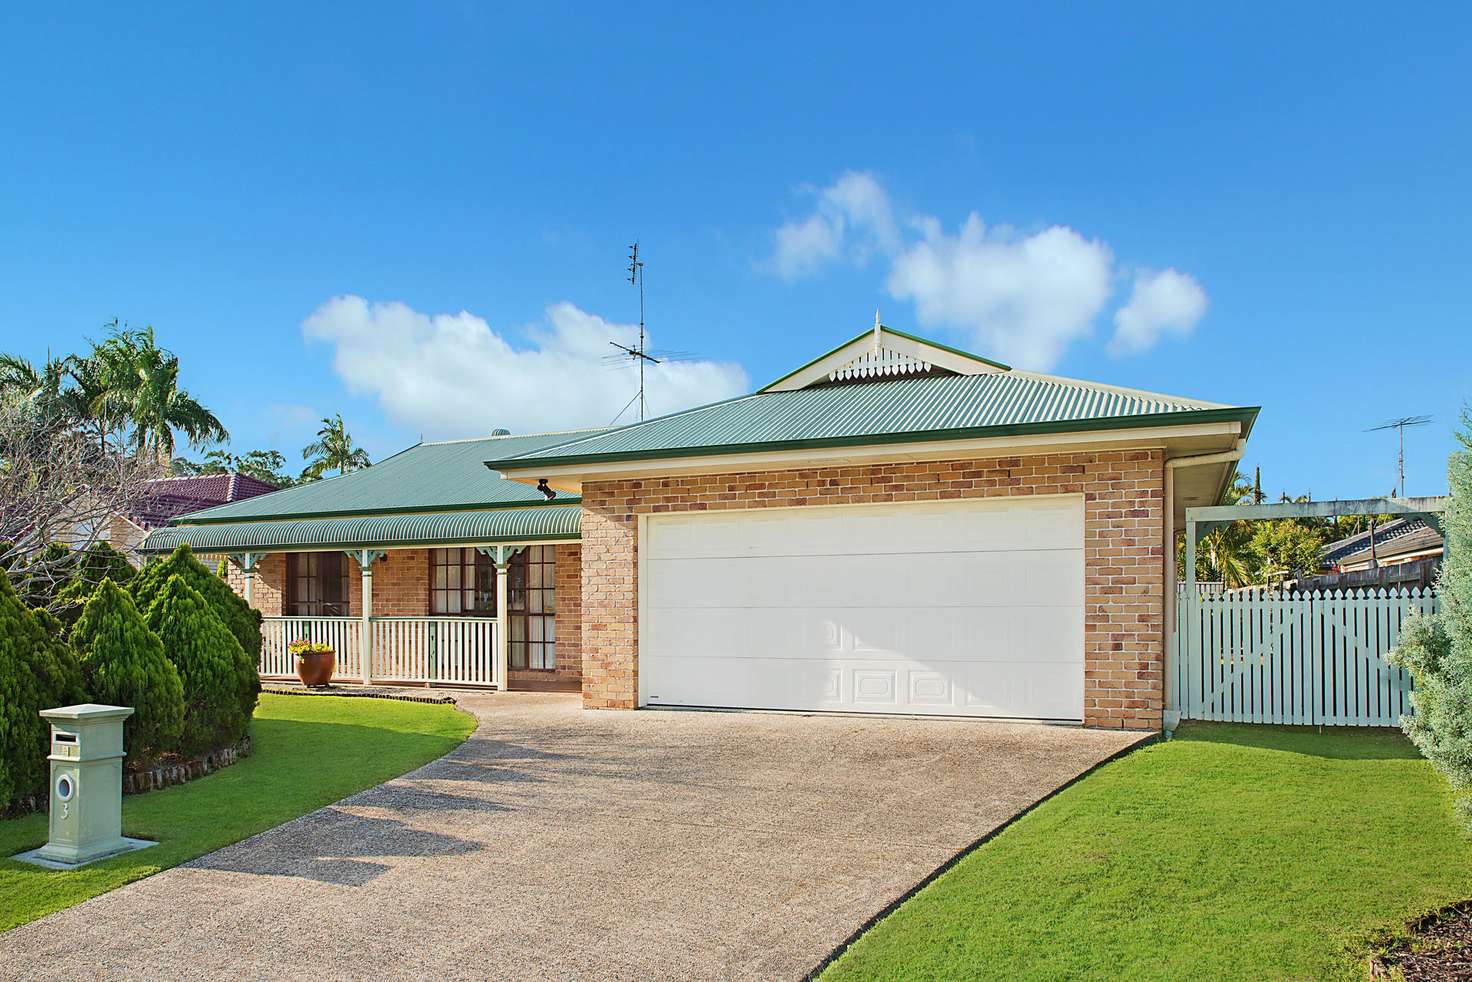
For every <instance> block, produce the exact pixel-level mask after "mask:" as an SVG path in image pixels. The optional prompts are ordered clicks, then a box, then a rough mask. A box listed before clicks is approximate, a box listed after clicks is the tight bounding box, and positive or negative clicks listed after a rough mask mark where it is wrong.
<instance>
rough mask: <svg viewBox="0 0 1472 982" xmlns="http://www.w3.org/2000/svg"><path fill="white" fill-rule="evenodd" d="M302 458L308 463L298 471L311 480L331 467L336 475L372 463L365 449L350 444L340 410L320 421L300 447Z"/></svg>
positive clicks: (303, 477) (350, 439)
mask: <svg viewBox="0 0 1472 982" xmlns="http://www.w3.org/2000/svg"><path fill="white" fill-rule="evenodd" d="M302 459H303V460H305V461H308V462H309V463H308V464H307V469H306V470H304V471H302V480H303V481H315V480H317V479H318V478H319V477H321V476H322V474H323V472H325V471H330V470H335V471H337V472H338V473H339V474H350V473H352V472H353V471H356V470H361V469H362V468H364V467H371V466H373V462H372V461H371V460H369V459H368V451H366V450H364V449H362V448H361V447H355V446H353V438H352V436H351V435H349V434H348V428H347V426H346V425H345V424H344V423H343V421H342V413H338V414H337V415H336V416H333V417H332V418H331V419H323V420H322V428H321V429H320V430H318V431H317V439H316V440H315V441H314V442H312V443H311V444H308V445H307V446H306V447H303V448H302Z"/></svg>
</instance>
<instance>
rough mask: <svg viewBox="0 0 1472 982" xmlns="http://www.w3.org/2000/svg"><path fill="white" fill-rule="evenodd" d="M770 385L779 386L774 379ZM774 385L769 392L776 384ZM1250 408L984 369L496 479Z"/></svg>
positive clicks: (696, 420)
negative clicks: (612, 464)
mask: <svg viewBox="0 0 1472 982" xmlns="http://www.w3.org/2000/svg"><path fill="white" fill-rule="evenodd" d="M779 381H780V380H779ZM774 384H776V383H774ZM1257 412H1258V410H1257V408H1256V407H1248V406H1229V405H1224V404H1221V403H1213V402H1204V401H1201V400H1197V399H1185V398H1181V397H1178V396H1168V395H1161V394H1159V393H1154V392H1144V391H1140V390H1136V389H1124V388H1119V387H1116V386H1111V385H1103V384H1100V383H1096V382H1085V381H1080V380H1078V379H1069V378H1061V377H1057V376H1051V375H1039V374H1035V373H1032V372H1023V371H1018V370H1015V369H1007V370H999V369H996V368H994V367H990V368H989V369H988V370H987V371H985V372H984V373H980V374H972V375H960V374H944V375H916V376H912V377H903V376H900V377H889V376H881V377H879V378H877V379H876V380H874V381H868V382H866V383H864V384H853V383H847V384H814V385H810V386H809V387H807V388H801V389H795V390H773V389H770V388H769V389H763V390H762V391H760V392H756V393H753V394H751V395H747V396H740V397H738V398H735V399H730V400H727V401H725V402H718V403H714V404H712V405H707V406H700V407H698V408H696V409H689V410H685V411H684V412H678V413H672V414H670V415H668V416H662V417H659V418H656V419H651V420H647V421H645V422H642V423H635V424H633V425H630V426H625V427H621V428H619V429H615V430H608V431H605V432H600V433H594V434H589V435H587V436H583V437H578V438H576V439H572V440H567V441H564V442H561V443H557V444H552V445H548V446H545V447H540V448H537V449H533V450H527V451H523V452H522V453H520V454H515V455H512V454H503V455H499V456H495V457H491V458H489V459H488V460H487V462H486V463H487V466H488V467H491V468H493V469H496V470H519V469H523V468H525V467H527V466H530V465H538V464H544V465H552V464H580V463H600V462H605V461H618V460H639V459H651V458H664V457H683V456H706V455H714V454H727V453H749V452H752V451H767V450H789V449H792V450H795V449H806V448H815V447H842V446H857V445H873V444H881V443H900V442H905V443H909V442H920V441H928V440H951V439H966V438H972V437H986V436H1010V435H1022V434H1033V433H1058V432H1068V431H1082V430H1092V429H1123V428H1130V427H1143V426H1155V425H1172V424H1176V423H1188V422H1217V421H1225V420H1236V421H1239V422H1240V423H1241V424H1242V437H1243V438H1245V437H1246V435H1247V432H1248V431H1249V430H1250V429H1251V427H1252V423H1253V421H1254V420H1255V419H1256V418H1257Z"/></svg>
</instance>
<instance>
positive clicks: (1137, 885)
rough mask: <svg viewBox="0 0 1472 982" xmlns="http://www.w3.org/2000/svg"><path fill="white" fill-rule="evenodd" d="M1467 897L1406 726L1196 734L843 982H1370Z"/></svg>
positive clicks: (1468, 862)
mask: <svg viewBox="0 0 1472 982" xmlns="http://www.w3.org/2000/svg"><path fill="white" fill-rule="evenodd" d="M1469 896H1472V840H1469V838H1468V837H1467V836H1465V835H1464V834H1463V833H1461V832H1460V831H1458V829H1457V826H1456V825H1455V824H1454V822H1453V819H1452V813H1451V807H1450V804H1449V800H1448V797H1447V791H1446V786H1445V783H1444V782H1443V780H1442V779H1441V778H1440V777H1439V776H1438V775H1437V774H1436V773H1435V772H1434V771H1433V770H1432V769H1431V767H1430V765H1428V764H1427V763H1426V762H1425V761H1423V760H1422V759H1421V758H1420V757H1418V756H1417V755H1416V753H1415V752H1414V750H1413V749H1412V748H1411V746H1410V744H1409V743H1407V742H1406V741H1405V739H1404V738H1402V737H1401V736H1400V735H1399V734H1398V733H1394V732H1392V731H1363V730H1362V731H1352V732H1331V731H1325V732H1323V733H1318V732H1314V731H1312V730H1306V729H1290V728H1286V727H1258V726H1228V725H1221V724H1197V725H1191V726H1183V727H1182V728H1181V729H1180V730H1179V731H1178V733H1177V735H1176V739H1174V740H1172V741H1170V742H1168V743H1160V744H1155V745H1153V746H1150V747H1146V748H1144V749H1142V750H1139V751H1137V752H1135V753H1133V754H1130V755H1129V756H1127V757H1124V758H1122V759H1121V760H1118V761H1116V762H1114V763H1112V764H1108V765H1106V766H1105V767H1103V768H1101V769H1100V770H1098V771H1097V772H1095V773H1094V774H1092V775H1090V776H1089V777H1087V778H1085V779H1084V780H1083V781H1080V782H1079V783H1078V784H1076V785H1074V786H1073V787H1071V788H1069V789H1067V790H1066V791H1064V792H1062V793H1060V794H1059V795H1058V796H1057V797H1055V798H1053V799H1052V800H1050V801H1048V802H1046V803H1045V804H1043V805H1042V806H1040V807H1039V808H1037V809H1036V810H1035V811H1033V812H1032V813H1030V814H1028V815H1026V816H1025V817H1023V818H1022V819H1021V820H1019V821H1018V822H1017V823H1016V824H1015V825H1013V826H1012V827H1010V828H1009V829H1007V830H1006V831H1004V832H1003V833H1001V834H1000V835H998V836H997V837H996V838H995V839H993V840H992V841H990V842H988V843H986V844H985V845H983V846H981V847H980V848H978V849H977V850H975V851H974V852H972V853H971V854H970V855H969V856H967V857H965V858H964V859H963V860H961V861H960V862H959V863H957V864H956V865H955V866H954V867H953V868H952V869H950V870H949V871H947V872H946V873H945V874H944V875H942V876H941V877H939V878H938V879H937V880H936V881H935V882H934V883H931V884H930V885H929V886H927V887H926V888H925V889H924V890H922V891H921V892H920V893H918V894H917V895H916V896H915V897H913V898H912V899H910V900H909V901H908V902H907V903H905V904H903V905H902V906H901V907H900V908H899V909H897V910H896V911H895V912H894V913H892V914H891V915H890V916H889V917H887V918H885V919H884V920H883V921H881V922H880V923H879V924H877V925H876V926H875V927H874V928H873V929H872V930H870V931H869V932H868V933H866V934H865V935H863V936H862V937H861V938H860V939H859V940H858V941H857V942H856V943H855V944H854V945H853V946H852V947H851V948H850V949H849V950H848V951H846V952H845V953H844V954H843V955H842V956H841V957H840V958H839V959H838V960H837V961H835V962H834V963H833V965H831V966H830V967H829V969H828V970H827V972H826V973H825V974H824V975H823V979H824V980H825V982H837V980H847V979H899V978H903V979H958V978H994V979H996V978H1006V979H1059V978H1070V979H1106V978H1107V979H1152V980H1153V979H1202V978H1211V979H1254V980H1256V979H1335V978H1358V977H1362V975H1363V973H1364V955H1365V952H1366V950H1367V945H1368V942H1369V940H1370V938H1371V937H1372V936H1373V935H1374V934H1375V932H1377V930H1380V929H1384V928H1387V927H1395V926H1398V925H1399V924H1400V923H1402V922H1404V921H1405V920H1406V919H1408V918H1409V917H1411V916H1412V915H1415V914H1419V913H1421V912H1423V911H1426V910H1428V909H1430V908H1434V907H1438V906H1440V905H1442V904H1445V903H1448V902H1450V901H1453V900H1459V899H1463V898H1465V897H1469Z"/></svg>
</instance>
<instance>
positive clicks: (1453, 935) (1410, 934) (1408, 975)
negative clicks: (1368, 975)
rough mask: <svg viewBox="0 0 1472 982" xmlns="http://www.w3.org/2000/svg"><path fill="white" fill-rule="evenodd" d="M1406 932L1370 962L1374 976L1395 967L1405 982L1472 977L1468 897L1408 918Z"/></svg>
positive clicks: (1384, 974) (1388, 973) (1471, 917)
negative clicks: (1421, 916)
mask: <svg viewBox="0 0 1472 982" xmlns="http://www.w3.org/2000/svg"><path fill="white" fill-rule="evenodd" d="M1406 931H1407V937H1405V938H1402V939H1398V940H1397V941H1396V942H1395V943H1394V945H1393V946H1392V947H1390V948H1389V949H1387V950H1386V951H1384V952H1382V953H1381V954H1379V955H1377V956H1376V957H1375V958H1374V960H1373V961H1371V963H1370V966H1371V970H1372V972H1373V974H1374V975H1375V977H1376V978H1389V977H1390V976H1391V971H1392V970H1393V969H1399V970H1400V972H1401V973H1402V974H1403V975H1404V977H1405V979H1406V982H1446V980H1451V979H1462V980H1466V979H1472V900H1464V901H1462V902H1461V903H1459V904H1453V905H1452V906H1450V907H1446V908H1443V909H1442V910H1439V911H1436V912H1435V913H1433V914H1427V915H1426V916H1425V917H1423V918H1421V919H1420V920H1417V921H1412V922H1411V923H1410V924H1407V925H1406Z"/></svg>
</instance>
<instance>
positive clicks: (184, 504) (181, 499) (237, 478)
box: [127, 474, 279, 529]
mask: <svg viewBox="0 0 1472 982" xmlns="http://www.w3.org/2000/svg"><path fill="white" fill-rule="evenodd" d="M148 484H149V493H148V495H147V496H146V497H144V498H142V499H140V500H139V501H137V502H136V503H135V504H134V507H133V508H131V509H130V510H129V511H128V513H127V517H128V520H129V521H131V522H132V523H133V524H134V525H137V526H139V527H140V528H145V529H153V528H158V527H159V526H161V525H166V524H168V521H169V519H171V518H176V517H178V516H179V515H187V514H188V513H189V512H192V511H199V510H200V509H202V508H213V507H214V506H216V505H224V504H229V503H230V502H232V501H244V500H245V499H246V498H254V497H256V496H257V495H261V494H270V493H271V492H272V491H276V490H279V489H278V488H277V487H276V486H275V485H274V484H267V483H266V482H265V481H258V480H256V479H255V478H253V477H246V476H245V475H244V474H201V475H199V476H197V477H165V478H161V479H159V480H157V481H149V482H148Z"/></svg>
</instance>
